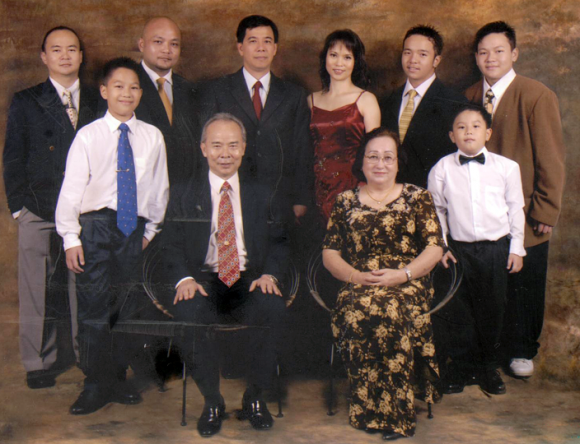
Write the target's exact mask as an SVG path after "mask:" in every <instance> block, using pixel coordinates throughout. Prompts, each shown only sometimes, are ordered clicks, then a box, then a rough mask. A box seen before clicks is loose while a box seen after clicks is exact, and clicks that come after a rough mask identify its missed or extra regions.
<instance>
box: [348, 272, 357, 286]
mask: <svg viewBox="0 0 580 444" xmlns="http://www.w3.org/2000/svg"><path fill="white" fill-rule="evenodd" d="M355 273H356V269H354V268H353V270H352V271H351V272H350V275H349V276H348V282H347V284H352V283H353V282H352V275H353V274H355Z"/></svg>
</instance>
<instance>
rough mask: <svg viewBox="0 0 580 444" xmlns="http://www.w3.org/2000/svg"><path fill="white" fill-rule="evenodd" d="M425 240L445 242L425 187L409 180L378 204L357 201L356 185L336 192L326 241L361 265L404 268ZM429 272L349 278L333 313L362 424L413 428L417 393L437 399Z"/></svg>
mask: <svg viewBox="0 0 580 444" xmlns="http://www.w3.org/2000/svg"><path fill="white" fill-rule="evenodd" d="M427 246H443V239H442V237H441V227H440V225H439V221H438V219H437V214H436V212H435V208H434V206H433V201H432V199H431V195H430V194H429V192H428V191H426V190H424V189H422V188H419V187H416V186H414V185H410V184H405V185H404V186H403V191H402V192H401V195H400V196H399V197H398V198H397V199H396V200H394V201H393V202H391V203H390V204H388V205H386V206H385V207H384V208H381V209H378V210H376V209H373V208H370V207H367V206H365V205H363V204H361V202H360V201H359V198H358V190H351V191H346V192H344V193H342V194H340V195H339V196H338V197H337V200H336V204H335V206H334V208H333V210H332V214H331V216H330V221H329V224H328V232H327V235H326V238H325V241H324V245H323V248H328V249H332V250H337V251H339V252H341V255H342V258H343V259H344V260H345V261H346V262H347V263H349V264H351V265H352V266H353V267H355V268H356V269H357V270H359V271H371V270H378V269H381V268H397V269H398V268H403V267H404V266H405V265H407V264H409V263H410V262H411V261H412V260H413V259H414V258H416V257H417V256H418V255H419V254H420V253H421V252H422V251H423V250H424V249H425V248H426V247H427ZM432 299H433V289H432V287H431V283H430V277H429V276H424V277H422V278H420V279H413V280H412V281H411V282H409V283H405V284H402V285H399V286H395V287H380V286H362V285H353V284H345V285H344V286H343V287H342V288H341V290H340V291H339V294H338V300H337V303H336V306H335V308H334V310H333V314H332V332H333V336H334V338H335V341H336V344H337V346H338V347H339V349H340V352H341V355H342V358H343V361H344V363H345V365H346V369H347V373H348V377H349V381H350V387H351V404H350V408H349V419H350V423H351V425H352V426H353V427H355V428H357V429H365V428H368V429H379V430H385V429H387V430H391V431H394V432H396V433H400V434H402V435H405V436H412V435H413V434H414V432H415V425H416V417H415V408H414V399H415V393H417V394H418V395H420V397H421V398H422V399H424V400H425V401H426V402H435V401H438V400H439V394H438V393H437V391H436V389H435V388H434V386H433V383H434V382H436V381H437V379H438V375H439V370H438V367H437V361H436V357H435V347H434V345H433V331H432V326H431V320H430V317H428V316H423V315H422V314H423V313H426V312H427V311H428V310H429V309H430V306H431V301H432Z"/></svg>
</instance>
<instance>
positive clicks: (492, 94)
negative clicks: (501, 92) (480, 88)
mask: <svg viewBox="0 0 580 444" xmlns="http://www.w3.org/2000/svg"><path fill="white" fill-rule="evenodd" d="M485 97H486V98H488V99H490V100H491V99H493V98H494V97H495V94H494V93H493V91H492V90H491V88H489V89H488V90H487V92H486V93H485Z"/></svg>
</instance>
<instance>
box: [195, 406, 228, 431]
mask: <svg viewBox="0 0 580 444" xmlns="http://www.w3.org/2000/svg"><path fill="white" fill-rule="evenodd" d="M225 413H226V405H225V403H224V399H223V398H222V400H221V402H220V403H219V404H217V405H209V404H206V405H205V406H204V407H203V411H202V412H201V416H200V417H199V419H198V421H197V431H198V432H199V435H200V436H201V437H203V438H209V437H210V436H213V435H215V434H216V433H218V432H219V431H220V430H221V428H222V419H223V417H224V415H225Z"/></svg>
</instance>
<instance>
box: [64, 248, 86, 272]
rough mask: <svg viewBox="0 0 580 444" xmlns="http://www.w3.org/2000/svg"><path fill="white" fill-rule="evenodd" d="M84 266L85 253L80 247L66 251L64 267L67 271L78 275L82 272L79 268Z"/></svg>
mask: <svg viewBox="0 0 580 444" xmlns="http://www.w3.org/2000/svg"><path fill="white" fill-rule="evenodd" d="M84 265H85V253H84V252H83V247H82V245H79V246H78V247H72V248H69V249H68V250H66V266H67V267H68V269H69V270H71V271H74V272H75V273H77V274H79V273H82V272H83V271H85V270H83V269H82V268H81V266H84Z"/></svg>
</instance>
